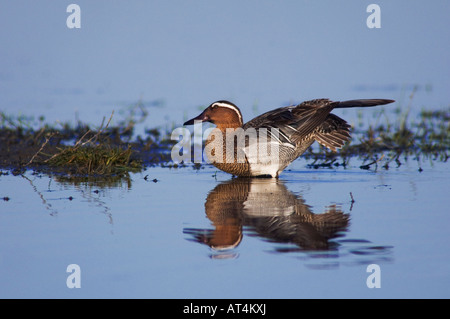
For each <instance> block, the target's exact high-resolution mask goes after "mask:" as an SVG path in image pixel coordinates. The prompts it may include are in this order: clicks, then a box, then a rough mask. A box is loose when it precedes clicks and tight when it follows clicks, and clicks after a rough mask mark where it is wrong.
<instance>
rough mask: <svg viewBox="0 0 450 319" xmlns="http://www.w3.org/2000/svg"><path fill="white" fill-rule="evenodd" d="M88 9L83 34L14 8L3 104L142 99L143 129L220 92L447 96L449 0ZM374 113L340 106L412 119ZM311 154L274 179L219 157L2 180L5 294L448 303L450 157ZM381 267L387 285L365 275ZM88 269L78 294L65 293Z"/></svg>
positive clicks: (259, 104) (67, 112) (13, 108)
mask: <svg viewBox="0 0 450 319" xmlns="http://www.w3.org/2000/svg"><path fill="white" fill-rule="evenodd" d="M76 3H77V4H78V5H79V6H80V8H81V28H80V29H70V28H68V27H67V25H66V19H67V17H68V15H69V13H67V11H66V9H67V5H68V3H60V4H55V2H54V1H49V0H40V1H33V2H30V1H29V2H27V3H25V2H17V1H15V2H13V1H10V2H9V3H8V5H5V6H2V10H0V21H1V23H2V26H3V27H2V28H0V39H1V43H2V49H1V57H2V58H1V59H0V66H1V67H0V95H1V99H0V113H2V114H5V115H7V116H9V115H11V116H13V118H20V117H21V116H23V117H25V119H26V118H29V117H32V118H33V119H34V121H32V122H33V123H35V124H36V123H37V124H43V123H38V122H39V117H41V116H42V117H43V118H44V121H43V122H45V123H49V124H50V125H51V126H54V127H56V128H59V127H61V126H60V123H66V122H69V123H71V124H76V123H78V121H81V122H83V123H88V124H91V125H94V126H97V127H98V126H100V124H101V122H102V118H103V117H105V118H106V119H108V118H109V116H110V115H111V113H112V111H113V110H115V114H114V118H113V120H112V125H116V124H117V123H118V122H121V121H124V119H126V118H129V117H130V116H131V117H132V116H134V119H136V118H139V116H140V115H139V114H132V113H133V112H134V111H137V110H138V109H137V108H133V106H134V105H136V104H137V103H138V101H139V103H141V104H142V105H143V106H144V109H145V110H146V111H148V116H147V117H146V118H145V122H143V123H139V124H140V125H138V126H136V128H135V129H136V130H135V133H136V134H145V129H146V128H154V127H158V128H162V130H163V131H164V130H165V129H166V128H171V127H172V125H174V126H180V125H181V123H183V122H184V121H185V120H187V119H189V118H192V117H193V116H195V115H197V114H198V113H199V111H200V109H202V108H203V107H204V106H206V105H208V104H209V103H211V102H213V101H216V100H219V99H229V100H231V101H233V102H234V103H236V104H237V105H239V106H240V107H241V110H242V113H243V116H244V118H245V120H249V119H251V118H252V117H253V116H255V115H257V114H261V113H263V112H265V111H268V110H270V109H273V108H276V107H280V106H286V105H291V104H293V103H295V102H300V101H303V100H308V99H314V98H330V99H333V100H347V99H357V98H388V99H395V100H397V102H396V103H395V104H392V105H390V106H386V108H390V109H391V110H395V109H398V110H399V112H400V113H401V114H404V113H407V112H410V117H409V119H410V120H413V119H414V116H415V115H416V114H418V113H419V112H420V110H421V109H423V108H425V109H428V110H439V109H443V108H447V107H448V101H449V96H448V92H449V87H450V86H449V77H448V69H449V67H448V66H449V62H450V60H449V58H448V51H449V42H448V41H442V39H446V38H448V32H449V30H450V27H449V21H450V20H449V19H448V14H447V12H448V10H445V8H448V7H449V4H448V1H443V0H441V1H433V2H432V3H427V5H426V6H423V4H422V3H420V2H414V3H412V2H411V1H406V0H403V1H383V0H379V1H377V4H379V5H380V7H381V12H382V13H381V14H382V20H381V21H382V27H381V28H380V29H370V28H368V27H367V25H366V19H367V17H368V15H369V14H368V13H367V11H366V8H367V5H368V4H367V3H363V4H361V3H359V2H358V1H353V2H349V1H320V2H314V3H312V2H311V1H295V2H283V3H277V4H276V5H275V4H274V2H271V1H259V0H258V1H246V3H245V4H243V3H242V2H241V1H228V2H227V3H226V4H224V3H208V4H205V3H197V2H193V3H192V1H191V2H186V1H170V2H156V1H141V2H139V1H133V2H129V1H128V2H125V1H116V2H114V4H111V3H110V2H109V1H95V2H93V1H85V0H78V1H76ZM443 8H444V10H443ZM405 12H406V14H405ZM224 18H225V20H224ZM224 21H225V22H224ZM324 48H325V49H324ZM410 95H411V96H412V97H413V98H410ZM380 109H381V110H382V109H383V108H377V110H380ZM381 110H380V111H379V112H381ZM359 112H360V111H359V110H337V111H336V114H337V115H339V116H343V118H345V119H346V120H348V122H349V123H350V124H352V125H356V126H358V124H362V125H363V126H364V125H369V124H371V125H376V124H380V123H384V121H385V117H386V118H387V117H389V122H390V123H392V122H393V121H395V119H397V118H398V117H397V115H395V114H394V113H390V112H389V113H386V114H388V115H386V116H385V115H383V116H379V115H378V116H376V115H375V116H372V115H371V114H367V116H364V118H363V119H361V118H360V117H359ZM377 112H378V111H377ZM379 114H380V113H379ZM391 114H393V115H392V117H390V115H391ZM3 120H4V119H2V121H3ZM19 122H20V121H19ZM361 122H362V123H361ZM25 123H26V121H25ZM19 124H20V123H19ZM358 127H359V126H358ZM143 136H145V135H143ZM307 164H308V162H307V161H306V160H304V159H298V160H297V161H295V162H294V163H293V164H292V165H291V166H290V167H289V170H286V171H285V172H283V174H282V175H281V177H280V179H279V180H278V181H276V182H275V181H272V180H260V179H258V180H254V181H251V182H249V181H245V182H244V181H241V180H238V181H232V180H231V177H230V176H229V175H227V174H225V173H221V172H217V171H216V170H215V169H214V168H212V167H210V166H205V167H204V168H202V169H200V170H195V169H193V168H191V167H187V168H180V169H169V168H161V167H155V168H148V169H147V170H146V171H144V172H142V173H138V174H130V176H129V178H128V179H122V180H108V181H103V182H101V181H97V182H84V183H83V182H78V183H72V182H67V181H64V180H63V179H61V178H60V177H58V176H52V177H49V176H47V175H39V174H37V175H36V174H33V172H31V171H28V172H26V173H25V174H24V175H18V176H13V175H12V174H11V173H10V174H8V175H0V298H27V297H39V298H53V297H56V298H93V297H102V298H108V297H114V298H116V297H136V298H146V297H148V298H327V297H336V298H347V297H362V298H373V297H374V298H398V297H405V298H406V297H412V298H416V297H425V298H431V297H437V298H448V297H449V296H450V293H449V290H450V289H449V288H448V287H449V284H450V276H449V274H448V272H449V267H448V265H449V262H450V254H449V250H448V249H447V248H446V243H447V242H448V239H449V235H448V225H449V221H450V220H449V219H450V217H449V214H448V213H449V212H448V207H450V205H449V204H450V198H449V196H448V181H449V177H450V176H449V171H450V170H449V165H448V163H439V162H435V161H427V160H423V162H421V163H417V161H415V160H413V159H409V161H404V160H402V165H401V166H400V167H398V168H395V165H393V164H392V165H391V167H390V169H389V170H387V171H386V170H384V169H382V168H379V169H378V170H377V171H374V170H362V169H360V168H359V165H360V164H361V163H359V161H358V160H356V159H354V160H353V159H352V161H351V164H350V166H348V167H347V168H345V169H344V168H343V167H337V168H336V167H333V168H332V169H327V168H322V169H311V168H308V167H307ZM419 167H420V168H422V169H423V171H422V172H419V170H418V169H419ZM3 172H5V171H4V170H3ZM153 180H155V182H154V181H153ZM229 198H230V200H228V199H229ZM72 264H76V265H78V266H79V270H80V272H77V270H75V271H74V272H73V273H71V272H67V268H68V266H69V265H72ZM371 264H376V265H379V267H380V268H379V269H380V271H381V273H380V276H379V277H378V278H379V279H380V282H381V288H368V286H367V279H368V277H369V276H370V275H371V274H372V273H369V272H367V267H368V265H371ZM70 271H71V270H70ZM75 274H80V276H79V277H74V282H77V283H78V282H80V283H81V288H79V289H78V288H72V289H71V288H68V285H67V280H68V279H71V278H72V277H71V276H72V275H75ZM374 274H375V273H374ZM77 278H78V279H79V281H78V279H77ZM70 283H71V281H70V280H69V286H70Z"/></svg>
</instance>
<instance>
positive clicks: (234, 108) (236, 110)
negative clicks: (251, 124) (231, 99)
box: [212, 102, 243, 123]
mask: <svg viewBox="0 0 450 319" xmlns="http://www.w3.org/2000/svg"><path fill="white" fill-rule="evenodd" d="M216 106H217V107H226V108H229V109H232V110H233V111H235V112H236V113H237V115H238V116H239V119H240V120H241V123H243V121H242V115H241V111H240V110H239V109H238V108H237V106H234V105H232V104H229V103H223V102H216V103H213V105H212V107H216Z"/></svg>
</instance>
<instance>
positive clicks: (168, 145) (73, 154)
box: [0, 101, 450, 177]
mask: <svg viewBox="0 0 450 319" xmlns="http://www.w3.org/2000/svg"><path fill="white" fill-rule="evenodd" d="M145 108H146V106H145V105H144V104H143V103H142V102H141V101H140V102H138V103H137V104H135V105H132V106H130V107H129V108H128V109H126V110H122V111H121V112H120V113H119V114H120V115H121V117H122V118H124V119H123V120H121V121H120V120H119V121H118V123H119V124H118V125H116V126H113V127H111V126H110V124H111V119H112V118H113V114H111V117H110V118H109V120H108V121H107V123H106V125H105V124H104V122H105V119H103V122H102V123H101V125H100V127H99V128H97V129H91V128H90V127H89V126H88V125H87V124H83V123H81V122H78V124H77V126H76V127H71V125H69V124H61V123H59V124H57V125H55V126H58V127H55V126H53V127H52V126H49V125H48V124H44V120H45V119H44V118H43V117H39V118H38V119H37V120H36V119H34V118H31V117H26V116H18V117H11V116H7V115H5V114H3V113H1V112H0V175H1V174H4V172H3V171H2V170H1V169H3V170H5V169H6V170H11V172H12V173H13V174H20V173H21V172H23V171H24V170H25V169H33V170H37V171H49V172H52V173H60V175H61V176H63V175H64V176H65V177H72V176H73V177H75V176H77V177H83V176H94V177H95V176H97V177H99V176H102V177H113V176H126V174H127V173H128V172H138V171H141V170H143V169H145V168H146V167H148V166H153V165H161V166H163V167H173V168H176V167H185V166H186V164H183V163H181V164H173V163H172V162H171V157H170V152H171V149H172V146H173V144H174V143H175V142H176V141H171V140H170V133H171V130H170V128H168V126H166V128H165V129H161V128H152V129H146V130H145V138H142V137H141V136H136V137H135V136H134V135H135V134H134V129H135V127H136V125H137V124H140V123H143V122H144V120H145V118H146V117H147V115H148V114H149V112H148V110H146V109H145ZM409 110H410V108H409V107H408V108H406V111H404V112H403V113H402V112H401V110H400V109H399V108H398V109H389V108H380V109H374V111H373V112H372V113H371V112H370V111H368V110H364V112H361V113H360V116H359V117H358V122H357V123H356V124H353V126H354V127H353V128H352V138H351V140H350V141H349V142H348V143H347V144H345V145H344V147H343V148H342V149H341V150H340V151H338V152H337V153H333V152H331V151H330V150H328V149H326V148H324V147H322V146H320V145H318V144H317V143H315V144H313V146H312V147H311V148H309V150H308V151H306V152H305V154H304V155H303V158H306V159H307V160H308V161H309V164H308V167H311V168H320V167H334V166H344V167H345V166H347V165H349V161H350V159H351V158H358V159H359V160H360V161H362V164H361V165H360V168H361V169H373V168H375V169H376V168H377V167H382V168H384V169H388V168H389V166H390V165H391V163H395V165H396V166H400V165H401V164H402V161H404V160H406V159H408V158H413V159H414V160H417V161H418V162H419V161H420V159H423V158H427V159H431V160H436V161H441V162H447V160H448V157H449V155H448V152H449V150H450V108H447V109H443V110H434V111H425V110H424V111H422V112H420V113H419V114H418V115H417V116H414V117H413V116H411V114H410V111H409ZM363 116H372V118H370V119H369V121H368V122H369V123H370V124H369V125H365V124H364V121H363V120H365V119H364V117H363ZM411 118H412V119H411ZM34 127H38V129H34ZM202 167H203V165H202V164H198V163H196V164H194V165H193V168H194V169H200V168H202ZM420 169H421V168H420V165H419V170H420Z"/></svg>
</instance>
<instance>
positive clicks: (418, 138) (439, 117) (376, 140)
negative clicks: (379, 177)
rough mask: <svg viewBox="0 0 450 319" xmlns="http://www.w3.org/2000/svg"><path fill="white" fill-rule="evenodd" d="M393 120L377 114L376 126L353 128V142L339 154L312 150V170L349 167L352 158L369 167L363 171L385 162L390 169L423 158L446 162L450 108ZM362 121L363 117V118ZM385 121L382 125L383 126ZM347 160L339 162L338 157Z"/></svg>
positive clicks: (407, 113) (397, 117)
mask: <svg viewBox="0 0 450 319" xmlns="http://www.w3.org/2000/svg"><path fill="white" fill-rule="evenodd" d="M396 113H397V114H396V116H395V117H394V119H393V120H390V118H392V116H391V117H390V116H388V115H387V113H386V111H385V110H383V111H380V112H379V113H378V114H375V121H374V122H375V123H376V124H372V125H369V126H368V127H367V128H365V129H361V128H360V127H361V126H362V125H361V124H360V125H357V127H355V128H353V130H352V131H353V132H352V139H351V140H350V141H349V142H348V143H347V144H345V145H344V147H343V148H342V149H341V150H340V151H339V152H337V153H333V152H331V151H329V150H328V149H326V148H324V147H322V146H320V147H315V148H314V147H312V148H310V149H309V150H308V152H307V153H306V154H305V156H306V158H308V159H312V160H313V163H312V164H310V167H314V168H318V167H323V166H332V165H335V166H338V165H343V166H345V165H347V163H348V160H349V159H350V158H351V157H358V158H360V159H362V160H363V161H364V162H368V161H369V162H370V163H369V164H364V165H361V166H360V167H361V168H362V169H367V168H370V167H371V166H372V165H374V164H377V165H378V164H380V163H383V165H382V167H384V168H386V169H387V168H389V164H390V163H391V162H393V161H394V162H395V163H396V165H397V166H399V165H401V161H400V160H401V158H409V157H412V158H414V159H420V158H421V157H425V158H431V159H433V160H439V161H442V162H446V161H447V160H448V157H449V155H448V152H449V150H450V108H448V109H446V110H437V111H425V110H423V111H422V112H420V113H419V115H418V117H417V118H416V119H414V120H410V119H409V117H410V114H409V113H410V112H409V111H407V112H405V113H404V114H400V112H398V111H397V112H396ZM359 120H360V121H362V118H361V117H360V119H359ZM379 122H382V123H379ZM339 157H340V158H341V159H342V160H343V162H342V163H338V158H339Z"/></svg>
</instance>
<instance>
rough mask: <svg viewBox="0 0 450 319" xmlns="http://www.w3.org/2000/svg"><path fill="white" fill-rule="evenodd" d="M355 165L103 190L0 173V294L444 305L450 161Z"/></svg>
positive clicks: (188, 171) (171, 173)
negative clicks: (373, 167)
mask: <svg viewBox="0 0 450 319" xmlns="http://www.w3.org/2000/svg"><path fill="white" fill-rule="evenodd" d="M354 164H355V167H352V166H351V167H348V168H347V169H344V168H339V169H319V170H317V169H308V168H305V165H306V161H304V160H302V159H300V160H297V161H296V162H295V163H293V165H292V166H291V167H290V170H288V171H285V172H284V173H283V174H282V175H281V178H280V179H279V180H278V181H276V180H272V179H253V180H246V179H231V177H230V176H229V175H227V174H225V173H221V172H216V170H215V169H214V168H213V167H210V166H206V167H205V168H203V169H200V170H194V169H192V168H190V167H187V168H181V169H169V168H159V167H158V168H149V169H147V170H146V171H145V172H142V173H139V174H131V175H130V177H129V179H128V180H122V181H115V182H114V181H113V182H110V183H108V184H106V185H105V184H103V185H102V183H81V182H80V183H79V184H77V185H75V184H73V183H68V182H64V181H59V180H58V178H57V177H49V176H46V175H42V176H41V175H33V174H32V173H31V172H27V173H26V174H24V175H23V176H12V175H11V174H10V175H3V176H0V196H1V197H5V196H8V197H9V200H2V201H0V211H1V213H0V219H1V222H0V287H1V289H0V297H1V298H28V297H32V298H33V297H39V298H93V297H102V298H109V297H111V298H116V297H124V298H129V297H134V298H327V297H331V298H333V297H335V298H342V297H343V298H347V297H352V298H353V297H356V298H359V297H362V298H373V297H374V298H399V297H400V298H403V297H406V298H409V297H411V298H416V297H417V298H418V297H422V298H448V297H449V290H448V285H449V283H450V275H449V274H448V263H449V262H450V254H449V253H448V249H445V243H446V242H447V240H448V232H447V230H448V223H449V221H450V217H449V215H448V210H447V209H446V207H448V206H449V204H450V200H449V197H448V196H447V193H448V191H447V189H446V186H447V185H448V178H449V169H448V164H446V163H434V162H433V163H432V165H429V164H428V163H422V165H421V166H422V168H423V171H422V172H419V171H418V167H417V163H416V162H415V161H410V162H406V163H404V165H402V166H400V167H399V168H393V169H390V170H389V171H385V170H378V171H366V170H361V169H359V168H358V167H356V166H357V165H356V164H357V161H356V160H354ZM350 193H351V195H350ZM352 198H353V201H352ZM326 212H327V213H326ZM325 213H326V214H325ZM443 247H444V248H443ZM70 264H77V265H78V266H79V267H80V277H79V278H78V279H79V282H80V284H81V288H79V289H77V288H72V289H70V288H68V286H67V283H66V281H67V279H68V277H69V276H70V275H71V272H67V267H68V266H69V265H70ZM371 264H377V265H379V267H380V271H381V273H380V277H379V279H380V283H381V287H380V288H368V286H367V283H366V281H367V278H368V277H369V275H371V273H369V272H367V267H368V265H371Z"/></svg>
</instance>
